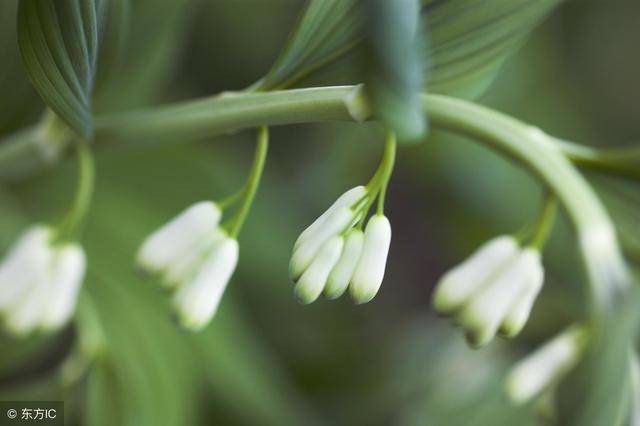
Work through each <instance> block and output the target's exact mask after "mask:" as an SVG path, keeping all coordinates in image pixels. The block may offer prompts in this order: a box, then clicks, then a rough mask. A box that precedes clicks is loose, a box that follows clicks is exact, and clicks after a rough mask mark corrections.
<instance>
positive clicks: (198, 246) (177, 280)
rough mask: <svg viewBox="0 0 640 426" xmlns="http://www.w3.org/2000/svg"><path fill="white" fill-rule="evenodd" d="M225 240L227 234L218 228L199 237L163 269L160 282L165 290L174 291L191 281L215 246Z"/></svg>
mask: <svg viewBox="0 0 640 426" xmlns="http://www.w3.org/2000/svg"><path fill="white" fill-rule="evenodd" d="M225 238H227V234H226V233H224V232H223V231H222V230H220V229H219V228H217V229H215V230H214V231H208V232H206V233H205V234H203V235H201V237H200V240H199V241H196V242H195V243H194V244H193V245H192V246H191V248H190V249H189V250H188V251H186V252H184V253H181V254H180V255H178V256H177V257H176V259H175V260H174V261H173V262H171V263H170V264H168V265H167V266H166V267H165V273H164V274H163V275H162V282H163V285H164V287H165V288H168V289H175V288H177V287H178V286H180V284H182V283H184V282H187V281H189V280H191V279H192V278H193V277H194V276H195V275H196V274H197V273H198V269H199V268H200V266H201V265H202V264H203V263H204V262H205V260H206V259H207V257H208V256H209V254H210V253H211V251H212V250H213V249H214V247H215V246H216V244H218V243H220V242H222V240H224V239H225Z"/></svg>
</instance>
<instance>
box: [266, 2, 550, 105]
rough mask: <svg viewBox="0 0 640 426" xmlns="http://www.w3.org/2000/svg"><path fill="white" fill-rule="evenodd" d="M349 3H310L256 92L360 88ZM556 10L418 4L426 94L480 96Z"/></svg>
mask: <svg viewBox="0 0 640 426" xmlns="http://www.w3.org/2000/svg"><path fill="white" fill-rule="evenodd" d="M355 1H356V0H350V1H344V2H338V3H341V7H340V8H332V7H330V6H331V5H330V4H329V3H331V2H329V1H325V0H311V1H310V3H309V5H308V6H307V9H306V12H305V13H304V15H303V17H302V18H301V19H300V21H299V23H298V25H297V26H296V27H295V29H294V30H293V32H292V35H291V36H290V40H289V42H288V43H287V44H286V46H285V48H284V49H283V51H282V52H281V54H280V57H279V58H278V60H277V61H276V63H275V65H274V67H273V68H272V70H271V71H270V72H269V73H268V74H267V75H266V76H265V77H264V78H263V79H262V80H261V81H259V82H258V83H256V85H255V88H257V89H260V90H265V89H273V88H283V87H292V86H298V87H300V86H312V85H332V84H355V83H361V82H362V81H363V78H362V77H363V76H362V73H361V72H360V70H361V66H362V58H363V55H362V49H363V45H364V40H365V34H364V29H363V16H362V15H363V14H362V10H361V9H360V8H358V7H357V6H356V3H355ZM559 3H560V0H485V1H477V0H422V8H421V19H422V27H421V28H422V37H423V41H424V43H423V45H424V46H426V47H425V49H427V50H428V55H426V56H427V57H428V58H429V61H428V67H427V76H428V78H427V80H426V84H425V88H426V90H427V91H429V92H431V93H441V94H449V95H456V96H462V97H467V98H472V97H476V96H479V95H480V94H482V92H483V91H484V90H485V89H486V88H487V87H488V85H489V84H490V83H491V81H492V80H493V77H494V76H495V74H496V72H497V70H498V69H499V66H500V65H501V64H502V63H503V62H504V60H505V59H506V58H507V57H508V55H509V54H510V53H512V52H513V51H515V50H516V49H517V48H518V47H519V46H520V45H521V44H522V43H523V42H524V40H526V37H527V36H528V35H529V33H530V32H531V31H532V30H533V29H534V28H535V27H536V25H537V24H538V23H540V21H541V20H542V19H543V18H544V17H545V16H546V15H547V14H548V13H549V12H550V11H551V10H552V9H553V7H554V6H556V5H557V4H559ZM347 5H348V6H347Z"/></svg>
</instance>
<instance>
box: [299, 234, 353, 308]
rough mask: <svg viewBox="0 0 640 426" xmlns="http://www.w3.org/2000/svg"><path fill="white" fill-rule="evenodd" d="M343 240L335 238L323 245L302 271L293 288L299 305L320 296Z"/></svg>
mask: <svg viewBox="0 0 640 426" xmlns="http://www.w3.org/2000/svg"><path fill="white" fill-rule="evenodd" d="M343 246H344V238H342V237H340V236H335V237H333V238H331V239H330V240H329V241H327V242H326V243H324V244H323V246H322V248H321V249H320V251H319V252H318V254H317V256H316V257H315V258H314V259H313V262H311V265H309V267H308V268H307V269H306V270H305V271H304V273H303V274H302V276H301V277H300V279H299V280H298V282H297V283H296V287H295V290H294V291H295V294H296V297H297V298H298V300H299V301H300V302H301V303H305V304H308V303H311V302H313V301H314V300H316V299H317V298H318V296H320V293H322V289H323V288H324V286H325V284H326V282H327V278H328V276H329V273H330V272H331V270H332V269H333V267H334V266H335V265H336V263H337V262H338V259H340V254H341V253H342V248H343Z"/></svg>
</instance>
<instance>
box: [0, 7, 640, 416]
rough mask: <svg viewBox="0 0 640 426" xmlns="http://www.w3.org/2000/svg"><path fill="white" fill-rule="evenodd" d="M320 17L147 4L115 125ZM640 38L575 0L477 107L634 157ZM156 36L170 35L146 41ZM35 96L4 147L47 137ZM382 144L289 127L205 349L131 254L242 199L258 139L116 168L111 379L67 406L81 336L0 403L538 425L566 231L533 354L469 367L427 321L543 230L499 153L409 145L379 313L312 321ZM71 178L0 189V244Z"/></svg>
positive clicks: (111, 198)
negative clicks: (169, 228)
mask: <svg viewBox="0 0 640 426" xmlns="http://www.w3.org/2000/svg"><path fill="white" fill-rule="evenodd" d="M302 6H303V3H302V2H301V1H297V0H270V1H259V0H218V1H215V2H207V1H186V0H181V1H173V2H162V5H158V13H157V15H154V14H153V12H151V13H149V12H147V13H146V14H143V13H136V10H135V8H136V2H133V8H134V10H133V14H132V16H133V17H134V20H133V21H132V22H133V24H134V26H133V28H132V37H133V40H136V41H135V42H132V46H131V49H132V51H133V50H135V51H136V55H135V56H134V55H131V57H129V58H127V61H126V62H125V65H124V70H123V71H122V77H121V78H120V80H121V81H116V82H115V83H113V89H112V90H107V91H104V92H103V94H101V96H100V97H99V98H98V99H97V100H96V109H97V111H98V112H101V111H113V110H121V109H129V108H138V107H144V106H149V105H153V104H156V103H165V102H170V101H175V100H182V99H190V98H194V97H201V96H206V95H212V94H215V93H218V92H221V91H225V90H238V89H243V88H245V87H247V86H249V85H251V84H252V83H253V82H255V81H256V80H258V79H259V78H260V77H261V76H263V75H264V74H265V73H266V72H267V71H268V69H269V67H270V65H271V63H272V62H273V60H274V59H275V57H276V56H277V54H278V51H279V49H280V48H281V46H282V44H283V43H284V41H285V40H286V37H287V34H288V32H289V30H290V28H291V27H292V26H293V24H294V23H295V20H296V17H297V16H298V14H299V12H300V11H301V8H302ZM160 9H162V10H160ZM164 9H168V10H164ZM638 22H640V3H638V2H637V1H634V0H613V1H607V2H604V1H598V0H573V1H567V2H566V3H564V4H562V5H561V6H560V7H558V8H557V9H556V10H555V11H554V12H553V13H552V15H551V16H550V17H549V18H548V19H547V20H546V21H545V22H544V23H543V24H542V25H541V26H540V27H539V28H537V30H536V31H535V32H534V33H533V35H532V37H531V38H530V39H529V40H528V42H527V43H526V44H525V45H524V46H523V48H522V49H521V50H519V51H518V52H517V54H515V55H514V56H513V57H512V58H511V59H510V60H508V61H507V62H506V64H505V66H504V67H503V68H502V69H501V71H500V72H499V73H498V75H497V77H496V79H495V81H494V83H493V85H492V86H491V87H490V89H489V91H488V92H487V93H486V94H485V95H484V96H483V97H482V98H481V99H480V100H479V101H480V102H481V103H483V104H486V105H490V106H491V107H494V108H496V109H498V110H501V111H504V112H507V113H509V114H511V115H513V116H515V117H518V118H520V119H522V120H524V121H526V122H529V123H532V124H535V125H537V126H539V127H541V128H543V129H544V130H545V131H547V132H549V133H550V134H553V135H556V136H561V137H564V138H567V139H569V140H573V141H576V142H580V143H584V144H589V145H608V144H619V143H624V142H631V141H634V140H638V136H639V135H640V120H639V117H640V106H639V105H640V104H639V103H638V99H640V84H638V83H637V78H638V76H640V55H638V41H639V40H640V26H639V25H638ZM151 27H161V28H163V32H162V34H163V35H161V36H156V37H155V38H154V39H152V40H148V39H145V36H146V34H147V33H148V31H149V29H150V28H151ZM156 32H157V31H156ZM136 43H137V44H140V46H138V47H136V46H135V44H136ZM136 49H137V50H136ZM17 60H18V58H17V56H16V57H9V58H3V59H2V61H3V62H4V61H7V63H8V62H10V61H17ZM2 66H4V65H0V67H2ZM123 87H127V90H126V91H123V90H122V88H123ZM33 99H36V97H35V95H34V94H33V93H32V92H31V91H29V90H26V89H25V92H24V94H23V95H22V96H21V97H20V98H19V100H18V101H17V102H18V104H19V105H18V106H19V107H20V108H21V111H22V112H21V114H19V115H17V116H16V117H14V118H13V120H12V121H10V122H9V123H6V122H5V123H4V127H3V128H1V130H2V132H3V133H2V134H6V133H8V132H9V131H11V130H13V129H15V128H19V127H21V126H22V125H24V124H25V123H30V122H33V121H34V120H36V119H37V117H38V114H39V113H40V111H41V109H42V107H41V104H39V103H38V101H35V102H33V101H32V100H33ZM18 106H16V108H17V107H18ZM382 136H383V133H382V131H381V128H380V127H379V126H378V125H376V124H347V123H336V124H318V125H316V124H314V125H298V126H289V127H282V128H274V129H272V134H271V140H272V144H271V152H270V155H269V160H268V163H267V167H266V172H265V178H264V180H263V182H262V185H261V188H260V192H259V194H258V197H257V199H256V202H255V207H254V209H253V210H252V212H251V214H250V216H249V220H248V222H247V224H246V226H245V228H244V229H243V232H242V234H241V235H240V237H239V241H240V247H241V248H240V252H241V255H240V263H239V267H238V270H237V272H236V274H235V276H234V279H233V280H232V282H231V284H230V286H229V288H228V291H227V293H226V295H225V297H224V299H223V302H222V305H221V309H220V311H219V313H218V315H217V317H216V318H215V319H214V321H213V323H212V324H211V325H210V326H209V327H208V328H207V329H206V330H205V331H204V332H202V333H199V334H195V335H189V334H186V333H184V332H182V331H180V330H179V329H178V328H177V327H176V326H175V325H174V323H173V322H172V321H171V319H170V316H169V314H168V312H169V311H168V303H167V300H166V297H165V295H163V294H162V293H161V291H160V290H159V289H158V288H157V286H156V285H155V283H153V282H149V281H146V280H143V279H142V278H140V277H139V276H138V275H137V274H136V273H135V271H134V268H133V266H132V264H133V257H134V253H135V251H136V249H137V247H138V245H139V243H140V242H141V240H142V239H143V238H144V237H145V236H146V235H147V234H148V233H149V232H151V231H152V230H154V229H155V228H157V227H158V226H160V225H161V224H163V223H164V222H165V221H166V220H168V219H169V218H171V217H173V216H174V215H175V214H177V213H178V212H179V211H181V210H182V209H183V208H184V207H186V206H187V205H189V204H191V203H193V202H194V201H196V200H200V199H206V198H211V197H213V198H218V199H219V198H223V197H224V196H225V195H228V194H230V193H232V192H234V190H235V189H236V188H238V187H239V186H240V185H241V184H242V182H243V180H244V177H245V174H246V173H247V171H248V169H249V166H250V162H251V156H252V150H253V138H254V132H252V131H247V132H242V133H240V134H237V135H229V136H224V137H219V138H216V139H215V140H211V141H207V142H198V143H182V142H189V141H178V140H177V141H175V142H176V143H175V144H170V145H164V146H160V147H156V148H152V149H136V150H122V151H112V150H104V151H100V152H99V153H98V182H97V192H96V198H95V203H94V205H93V207H92V213H91V217H90V219H89V225H88V228H87V231H86V248H87V252H88V256H89V265H90V266H89V268H90V269H89V275H88V278H87V280H86V283H85V289H86V291H87V292H88V294H89V295H90V297H91V298H92V299H93V300H94V301H95V303H96V306H97V310H98V313H99V318H100V321H101V323H102V324H103V327H104V331H105V336H106V338H107V342H108V344H109V347H108V357H109V361H108V362H98V363H96V364H95V365H94V366H93V367H91V369H90V370H89V372H88V376H87V377H86V378H84V379H83V380H80V381H78V382H77V383H75V384H74V385H73V386H71V387H67V388H66V389H62V388H60V386H59V385H58V384H56V383H54V380H53V377H54V375H53V373H52V372H53V371H54V370H55V368H56V366H57V365H58V363H59V362H60V356H59V355H58V354H59V352H61V351H62V352H64V351H65V349H64V344H65V343H64V342H67V341H68V340H69V339H67V340H64V339H63V338H61V336H54V337H52V338H48V339H44V340H42V339H39V340H37V341H29V342H18V341H15V340H12V339H11V338H10V337H8V336H3V337H2V338H0V397H2V399H20V398H28V399H37V398H42V399H59V398H64V399H65V401H67V413H68V417H69V418H71V419H72V421H73V424H107V425H108V424H114V425H116V424H132V425H141V424H152V425H163V424H166V425H173V424H175V425H178V424H216V425H218V424H221V425H222V424H224V425H288V424H291V425H314V424H318V425H321V424H326V425H434V426H439V425H446V426H449V425H453V426H457V425H461V426H467V425H513V424H516V422H517V424H519V425H526V424H532V425H533V424H539V422H540V420H539V418H538V417H537V416H536V414H535V409H534V407H525V408H521V409H515V408H512V407H510V406H509V405H508V404H507V402H506V401H505V399H504V397H503V396H502V390H501V381H502V379H503V377H504V375H505V374H506V372H507V371H508V367H509V366H510V365H511V364H513V363H514V362H515V361H516V360H517V359H519V358H520V357H522V356H524V355H525V354H526V353H527V352H528V351H529V350H531V349H532V348H534V347H535V346H536V345H538V344H539V343H540V342H542V341H544V340H545V339H547V338H549V337H550V336H552V335H554V334H555V333H557V332H558V331H560V330H562V328H563V327H564V326H565V325H566V324H568V323H570V322H572V321H575V320H576V319H579V318H580V317H581V315H582V312H583V302H584V298H583V297H582V295H583V293H584V289H585V283H584V280H585V279H584V274H583V272H582V270H581V268H580V264H579V262H578V259H577V254H576V248H575V244H574V241H573V239H572V231H571V229H570V227H569V225H568V222H567V221H566V220H565V218H564V217H561V219H560V221H559V222H558V223H557V224H556V227H555V228H554V232H553V237H552V240H551V242H550V244H549V245H548V247H547V250H546V251H545V253H544V262H545V267H546V280H545V286H544V289H543V291H542V294H541V297H540V298H539V300H538V302H537V303H536V306H535V308H534V311H533V314H532V318H531V320H530V322H529V323H528V325H527V327H526V328H525V330H524V332H523V333H522V334H521V335H520V336H519V337H518V338H517V339H515V340H512V341H496V342H494V343H492V344H491V345H490V346H489V347H488V348H485V349H482V350H470V349H468V348H467V347H466V345H465V344H464V339H463V337H462V333H461V332H460V330H458V329H456V328H454V327H452V326H450V324H449V323H448V322H447V321H446V320H444V319H441V318H438V317H436V316H435V315H434V314H433V311H432V309H431V303H430V293H431V289H432V288H433V286H434V284H435V283H436V281H437V279H438V278H439V277H440V276H441V274H442V273H444V272H445V271H446V270H447V269H449V268H451V267H452V266H454V265H456V264H457V263H458V262H460V261H461V260H463V259H464V258H465V257H466V256H468V255H469V254H470V253H471V252H472V251H473V250H474V249H475V248H476V247H478V246H479V245H480V244H482V243H483V242H485V241H486V240H487V239H489V238H491V237H493V236H495V235H498V234H501V233H511V232H514V231H516V230H518V229H519V228H520V227H522V226H524V225H526V224H527V223H529V222H530V221H532V220H533V219H534V218H535V216H536V214H537V211H538V208H539V205H540V200H541V190H540V187H539V185H538V184H537V182H536V181H535V180H534V179H533V178H532V177H531V176H530V175H529V174H528V173H526V172H525V171H523V170H521V169H520V168H518V167H517V166H516V165H514V164H512V163H511V162H509V161H508V160H506V159H505V158H503V157H501V156H500V155H497V154H495V153H494V152H492V151H490V150H488V149H486V148H484V147H481V146H480V145H478V144H476V143H473V142H470V141H468V140H464V139H461V138H457V137H452V136H451V135H448V134H443V133H439V132H432V133H431V134H430V135H429V137H428V140H426V141H425V142H424V143H422V144H420V145H418V146H408V147H402V148H401V150H400V152H399V155H398V162H397V167H396V170H395V173H394V176H393V179H392V182H391V187H390V189H389V195H388V205H387V209H386V210H387V214H388V216H389V218H390V220H391V223H392V226H393V241H392V246H391V253H390V256H389V264H388V269H387V273H386V277H385V281H384V283H383V286H382V289H381V291H380V293H379V294H378V296H377V297H376V298H375V299H374V300H373V301H372V302H371V303H369V304H366V305H364V306H355V305H353V304H352V303H351V302H350V300H348V297H343V298H341V299H339V300H337V301H324V300H321V301H318V302H316V303H314V304H312V305H310V306H301V305H299V304H298V303H297V302H296V301H295V299H294V297H293V292H292V290H293V286H292V284H291V283H290V282H289V280H288V278H287V265H288V257H289V255H290V250H291V248H292V245H293V242H294V241H295V238H296V237H297V235H298V234H299V232H300V231H302V230H303V229H304V228H305V226H306V225H307V224H309V223H310V222H311V221H313V220H314V218H315V217H317V216H318V215H319V214H320V213H321V212H322V211H323V210H324V209H325V208H326V207H328V205H329V204H330V203H331V202H333V200H334V199H335V198H336V197H337V196H338V195H339V194H341V193H342V192H343V191H345V190H346V189H348V188H351V187H353V186H355V185H358V184H362V183H365V182H366V181H367V180H368V179H369V177H370V176H371V174H372V173H373V171H374V170H375V167H376V165H377V161H378V159H379V156H380V153H381V150H382ZM592 177H593V179H595V181H596V182H598V183H599V184H600V183H602V179H601V178H600V177H597V176H592ZM73 179H74V164H73V161H67V162H65V163H64V164H63V165H62V166H60V167H58V168H56V169H55V170H50V171H47V172H45V173H43V174H41V175H39V176H37V177H34V178H31V179H28V180H26V181H22V182H19V183H11V184H8V185H5V186H2V187H0V206H2V207H1V209H2V210H1V211H0V247H1V248H2V249H4V248H6V247H8V245H9V244H10V242H11V241H12V240H13V239H14V238H15V237H16V236H17V235H18V233H19V232H20V231H21V230H22V229H23V227H25V226H27V225H28V224H29V223H31V222H33V221H46V220H48V219H49V218H50V217H52V215H55V214H59V213H60V211H61V210H62V209H64V206H65V205H66V202H67V199H68V197H69V196H70V192H71V188H72V187H73V184H72V182H73ZM603 185H604V183H603ZM609 196H610V195H607V197H609ZM628 198H631V200H629V199H628ZM628 198H627V199H625V200H624V201H620V202H619V203H617V204H616V202H617V201H616V200H617V199H616V198H615V197H612V200H611V201H610V204H608V205H610V206H611V209H612V213H613V214H614V215H615V214H618V213H619V212H618V210H623V212H622V213H620V214H621V215H624V211H626V210H624V208H619V209H618V208H617V207H615V206H619V205H622V206H625V205H627V204H628V203H632V202H637V203H640V201H638V200H640V196H638V194H637V191H631V192H630V195H629V197H628ZM607 199H608V198H607ZM616 209H618V210H616ZM637 219H638V218H637V217H635V219H634V218H633V217H632V218H631V219H629V218H627V219H626V220H628V221H629V220H630V221H631V223H632V224H633V221H634V220H637ZM621 220H622V219H621ZM635 224H636V225H637V221H636V222H635ZM68 333H69V332H67V334H68ZM61 341H62V342H63V343H61ZM67 343H68V342H67ZM61 346H62V348H61Z"/></svg>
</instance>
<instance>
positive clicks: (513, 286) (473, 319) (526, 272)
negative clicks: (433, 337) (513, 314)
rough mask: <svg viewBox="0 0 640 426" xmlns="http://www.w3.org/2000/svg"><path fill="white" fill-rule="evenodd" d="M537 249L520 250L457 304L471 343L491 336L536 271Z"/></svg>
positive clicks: (538, 256) (493, 335) (476, 342)
mask: <svg viewBox="0 0 640 426" xmlns="http://www.w3.org/2000/svg"><path fill="white" fill-rule="evenodd" d="M539 265H540V253H539V252H538V251H537V250H534V249H525V250H522V251H521V252H520V253H519V254H518V255H517V256H516V257H515V258H514V259H512V260H510V261H509V262H508V263H507V264H506V265H505V266H504V267H502V268H500V269H499V271H496V273H495V275H493V276H491V277H490V278H489V281H488V282H487V283H486V284H484V285H483V286H482V288H481V289H480V290H479V291H478V293H477V294H476V295H474V296H473V298H472V299H471V300H470V301H469V303H468V304H467V305H465V306H464V307H463V308H461V311H460V314H459V318H458V319H459V321H460V324H461V325H462V326H463V327H464V328H465V330H466V331H467V338H468V340H469V341H470V343H471V344H472V345H474V346H484V345H486V344H487V343H489V342H490V341H491V340H492V339H493V338H494V337H495V334H496V332H497V330H498V327H499V326H500V324H501V322H502V321H503V320H504V318H505V317H506V315H507V314H508V313H509V311H510V310H511V309H512V307H513V306H514V302H516V301H517V299H518V297H519V296H520V295H521V294H522V293H523V291H526V289H527V284H528V283H530V282H531V281H532V278H533V277H534V276H536V275H537V274H538V269H539V268H540V266H539Z"/></svg>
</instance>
